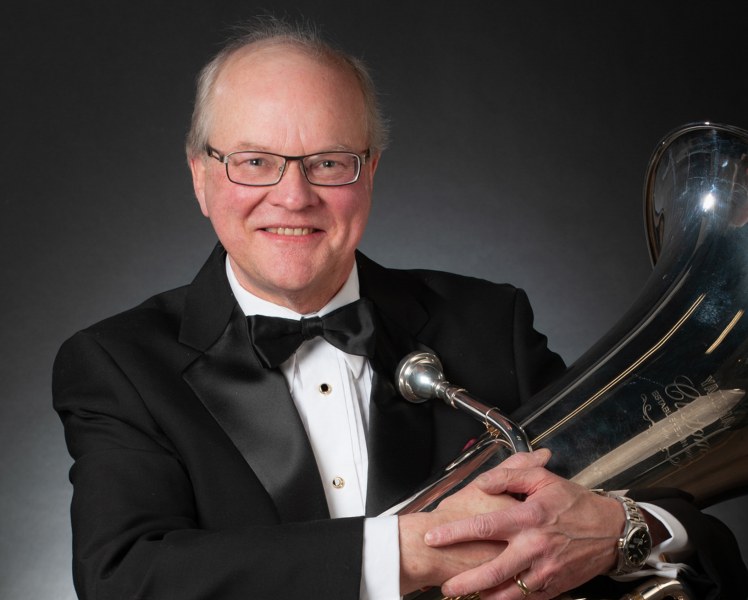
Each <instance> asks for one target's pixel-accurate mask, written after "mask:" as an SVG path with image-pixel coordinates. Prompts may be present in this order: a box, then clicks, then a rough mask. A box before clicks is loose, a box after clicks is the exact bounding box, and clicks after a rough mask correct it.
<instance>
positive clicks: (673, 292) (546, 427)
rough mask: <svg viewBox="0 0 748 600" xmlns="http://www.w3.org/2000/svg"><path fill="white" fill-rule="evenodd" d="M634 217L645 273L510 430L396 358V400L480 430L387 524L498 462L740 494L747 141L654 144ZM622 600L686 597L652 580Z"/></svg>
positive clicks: (717, 138) (674, 139) (425, 358)
mask: <svg viewBox="0 0 748 600" xmlns="http://www.w3.org/2000/svg"><path fill="white" fill-rule="evenodd" d="M644 212H645V223H646V232H647V239H648V245H649V251H650V256H651V259H652V262H653V265H654V269H653V271H652V274H651V276H650V277H649V279H648V281H647V283H646V284H645V286H644V288H643V290H642V291H641V293H640V295H639V296H638V298H637V299H636V301H635V302H634V304H633V305H632V306H631V308H630V309H629V310H628V312H627V313H626V314H625V315H624V316H623V317H622V318H621V319H620V321H618V323H617V324H616V325H614V327H613V328H612V329H611V330H610V331H609V332H608V333H607V334H606V335H605V336H603V337H602V338H601V339H600V340H599V341H598V342H597V343H596V344H595V345H594V346H593V347H592V348H591V349H590V350H589V351H588V352H586V353H585V354H584V355H583V356H582V357H580V358H579V359H578V360H577V361H576V362H575V363H574V364H573V365H572V366H571V368H570V369H569V370H568V371H567V372H566V374H565V375H564V376H563V377H562V378H561V379H560V380H558V381H557V382H556V383H554V384H552V385H551V386H549V387H548V388H546V389H545V390H543V391H541V392H540V393H539V394H538V395H536V396H535V397H533V398H532V399H531V400H530V401H529V402H528V403H526V404H525V405H524V406H523V407H522V409H521V411H520V412H518V413H515V414H514V415H513V418H512V419H509V418H508V417H507V416H505V415H503V414H501V412H500V411H499V410H498V409H496V408H493V407H489V406H486V405H484V404H482V403H481V402H480V401H479V400H478V399H476V398H474V397H472V396H471V395H470V394H469V393H468V392H467V391H466V390H465V389H463V388H460V387H458V386H456V385H452V384H451V383H449V382H448V381H446V380H445V379H444V376H443V374H442V367H441V364H440V363H439V359H438V358H437V357H436V356H434V355H432V354H428V353H415V354H412V355H409V356H407V357H405V358H404V359H403V361H402V362H401V364H400V367H399V368H398V373H397V379H398V385H399V390H400V392H401V394H402V395H403V396H404V397H405V398H406V399H408V400H410V401H414V402H422V401H426V400H428V399H431V398H440V399H442V400H443V401H445V402H446V403H447V404H449V405H450V406H452V407H454V408H457V409H459V410H462V411H464V412H467V413H468V414H470V415H472V416H473V417H475V418H477V419H479V420H480V421H481V422H483V423H485V425H486V430H487V431H486V433H485V434H484V435H483V436H482V437H481V438H480V439H479V440H478V442H477V443H475V444H474V445H473V446H471V447H470V448H469V449H468V450H467V451H465V452H464V453H463V454H462V455H461V456H459V457H458V458H456V459H455V460H454V461H453V462H452V463H451V464H449V465H448V466H447V467H446V468H445V470H444V472H443V473H442V474H440V476H439V477H438V478H437V479H436V480H435V481H433V482H432V483H431V484H430V485H428V486H427V487H426V488H424V489H422V490H419V491H418V492H416V493H415V494H414V495H413V496H411V497H410V498H409V499H408V500H406V501H405V502H403V503H400V504H399V505H397V506H395V507H393V508H392V509H391V510H390V511H388V513H387V514H405V513H409V512H416V511H421V510H431V509H433V508H434V507H435V506H436V504H437V503H438V502H439V501H440V500H441V499H442V498H444V497H446V496H447V495H449V494H450V493H454V492H455V491H457V490H458V489H460V488H461V487H463V486H464V485H466V484H467V483H468V482H469V481H471V480H472V479H473V478H474V477H475V476H477V475H478V474H479V473H481V472H483V471H485V470H487V469H488V468H491V467H493V466H495V465H497V464H499V463H500V462H501V461H502V460H504V459H505V458H506V457H507V456H509V454H511V453H513V452H517V451H524V450H531V449H533V448H539V447H544V448H548V449H550V450H551V451H552V453H553V456H552V459H551V462H550V463H549V465H548V468H549V469H550V470H551V471H553V472H555V473H557V474H559V475H561V476H563V477H565V478H568V479H571V480H572V481H575V482H577V483H579V484H581V485H584V486H586V487H588V488H605V489H627V488H631V487H652V486H668V487H678V488H681V489H683V490H685V491H687V492H689V493H690V494H692V495H693V496H694V498H695V500H696V503H697V504H698V505H699V506H700V507H702V508H703V507H706V506H709V505H710V504H713V503H715V502H717V501H720V500H722V499H725V498H727V497H729V496H731V495H736V494H739V493H741V492H742V491H744V490H745V489H746V487H747V485H746V484H748V443H747V442H748V437H747V435H746V432H747V426H748V399H746V390H747V389H748V315H746V314H745V313H746V309H748V226H746V223H748V131H745V130H742V129H739V128H736V127H731V126H726V125H715V124H711V123H698V124H691V125H687V126H684V127H681V128H679V129H677V130H675V131H674V132H672V133H670V134H669V135H668V136H666V137H665V138H664V139H663V140H662V141H661V142H660V144H659V145H658V146H657V148H656V149H655V152H654V154H653V156H652V158H651V160H650V162H649V166H648V169H647V175H646V180H645V190H644ZM412 597H419V598H420V597H422V598H424V599H425V598H426V597H427V596H426V595H425V594H420V595H418V594H417V595H416V596H412ZM439 597H441V596H439ZM563 598H566V599H568V600H571V597H570V596H564V597H563ZM624 598H632V599H633V598H651V599H653V600H654V599H660V598H677V599H681V600H687V598H688V596H687V595H686V593H685V592H684V591H683V589H682V588H681V586H680V584H679V583H678V582H677V581H674V580H668V581H665V582H663V581H662V580H659V579H657V580H649V581H647V582H645V583H644V584H643V585H641V586H640V587H639V588H637V590H636V591H635V592H634V593H632V594H630V595H627V596H625V597H624Z"/></svg>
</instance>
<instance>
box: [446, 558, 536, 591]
mask: <svg viewBox="0 0 748 600" xmlns="http://www.w3.org/2000/svg"><path fill="white" fill-rule="evenodd" d="M530 564H531V562H530V560H529V557H527V556H525V555H524V554H523V553H516V552H515V553H512V554H511V555H509V556H504V555H501V556H498V557H496V558H495V559H493V560H491V561H488V562H486V563H483V564H482V565H480V566H478V567H475V568H473V569H470V570H468V571H465V572H463V573H460V574H459V575H455V576H454V577H452V578H451V579H448V580H447V581H445V582H444V583H443V584H442V593H443V594H444V595H445V596H450V597H454V596H462V595H467V594H470V593H472V592H475V591H476V590H480V591H481V592H482V591H483V590H496V591H498V589H497V588H499V589H503V590H510V591H512V592H513V591H515V589H514V588H516V591H519V587H518V586H517V585H516V583H515V582H514V579H513V576H514V575H515V574H517V573H521V572H523V571H526V570H527V569H528V568H529V566H530ZM523 581H524V583H525V584H526V585H527V586H528V590H532V589H533V588H531V587H530V583H529V582H528V581H527V580H526V579H525V580H523ZM509 584H511V586H510V585H509ZM512 586H513V587H512ZM520 595H521V593H520ZM481 597H482V595H481Z"/></svg>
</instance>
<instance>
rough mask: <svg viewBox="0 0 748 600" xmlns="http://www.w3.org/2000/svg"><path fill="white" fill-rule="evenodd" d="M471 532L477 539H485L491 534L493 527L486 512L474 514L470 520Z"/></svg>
mask: <svg viewBox="0 0 748 600" xmlns="http://www.w3.org/2000/svg"><path fill="white" fill-rule="evenodd" d="M472 529H473V534H474V535H475V537H476V538H478V539H487V538H489V537H491V535H493V531H494V527H493V522H492V519H491V516H490V515H488V514H481V515H476V516H475V517H473V520H472Z"/></svg>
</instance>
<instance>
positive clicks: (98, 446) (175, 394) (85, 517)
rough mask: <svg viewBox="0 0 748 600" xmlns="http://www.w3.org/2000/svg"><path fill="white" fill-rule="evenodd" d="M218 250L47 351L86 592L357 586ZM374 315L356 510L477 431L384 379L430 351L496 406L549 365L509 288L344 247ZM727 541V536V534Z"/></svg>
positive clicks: (286, 404) (350, 546) (354, 592)
mask: <svg viewBox="0 0 748 600" xmlns="http://www.w3.org/2000/svg"><path fill="white" fill-rule="evenodd" d="M224 261H225V251H224V250H223V248H221V247H220V246H218V247H217V248H216V250H215V251H214V252H213V254H212V255H211V257H210V258H209V260H208V262H207V263H206V265H205V266H204V267H203V269H202V270H201V271H200V272H199V274H198V275H197V277H196V278H195V280H194V281H193V282H192V284H191V285H189V286H185V287H183V288H179V289H176V290H172V291H169V292H166V293H163V294H160V295H158V296H155V297H153V298H151V299H149V300H148V301H146V302H145V303H143V304H141V305H140V306H138V307H136V308H134V309H132V310H130V311H128V312H125V313H122V314H120V315H117V316H115V317H112V318H110V319H107V320H105V321H103V322H101V323H99V324H97V325H94V326H93V327H91V328H89V329H87V330H85V331H82V332H79V333H78V334H76V335H75V336H73V337H72V338H71V339H70V340H68V341H67V342H66V343H65V344H64V345H63V347H62V348H61V350H60V352H59V355H58V357H57V360H56V362H55V368H54V377H53V391H54V401H55V408H56V410H57V411H58V412H59V414H60V416H61V418H62V421H63V423H64V426H65V435H66V439H67V443H68V448H69V450H70V453H71V455H72V456H73V458H74V460H75V463H74V465H73V467H72V469H71V473H70V478H71V481H72V483H73V485H74V494H73V502H72V511H71V512H72V524H73V544H74V548H73V552H74V581H75V585H76V589H77V591H78V594H79V596H80V597H81V598H85V599H94V598H95V599H97V600H100V599H110V598H111V599H125V598H127V599H135V598H137V599H153V600H162V599H174V600H192V599H195V600H197V599H208V598H210V599H222V600H223V599H225V600H231V599H237V600H238V599H242V600H245V599H246V598H263V599H264V598H276V597H277V598H302V597H303V598H317V597H319V598H328V599H331V598H336V599H341V600H343V599H345V600H350V599H352V598H356V597H358V592H359V582H360V570H361V548H362V535H363V520H362V518H352V519H329V514H328V511H327V506H326V502H325V497H324V492H323V489H322V483H321V481H320V478H319V474H318V470H317V467H316V464H315V462H314V457H313V454H312V451H311V447H310V445H309V442H308V439H307V437H306V434H305V431H304V428H303V425H302V423H301V421H300V419H299V416H298V414H297V412H296V409H295V407H294V404H293V401H292V399H291V397H290V395H289V392H288V388H287V385H286V382H285V380H284V378H283V376H282V374H281V373H280V372H279V371H278V370H267V369H264V368H263V367H262V365H261V364H260V362H259V361H258V358H257V356H256V355H255V353H254V351H253V348H252V346H251V343H250V341H249V338H248V332H247V322H246V319H245V317H244V315H243V314H242V312H241V310H240V309H239V307H238V305H237V303H236V301H235V299H234V297H233V295H232V294H231V291H230V287H229V285H228V281H227V279H226V275H225V262H224ZM357 262H358V268H359V279H360V288H361V295H362V296H363V297H367V298H370V299H371V300H372V301H373V303H374V305H375V307H376V312H377V329H376V331H377V333H376V335H377V338H376V344H377V350H376V356H375V358H374V360H373V361H372V362H373V369H374V380H373V383H372V398H371V402H370V422H369V425H370V431H369V438H368V444H369V482H368V496H367V514H369V515H376V514H378V513H379V512H381V511H382V510H384V509H385V508H387V507H389V506H390V505H392V504H394V503H395V502H396V501H397V500H399V499H400V498H401V497H403V496H404V495H405V494H407V493H408V492H411V491H413V490H414V489H416V488H417V487H418V485H419V483H420V482H422V481H424V480H425V479H427V478H428V477H429V476H430V475H431V474H432V473H433V472H434V471H436V470H438V469H439V468H440V467H441V466H442V465H443V464H445V463H446V462H448V461H449V460H450V459H452V458H454V456H456V455H457V454H458V452H459V451H460V449H461V448H462V447H463V446H464V444H465V443H466V441H468V440H469V439H471V438H472V437H475V436H476V435H477V434H479V433H480V431H481V426H480V425H479V424H477V423H476V422H474V421H473V420H472V419H470V418H469V417H466V416H464V415H460V414H457V413H456V412H454V411H452V410H451V409H449V408H447V407H446V406H443V405H435V404H432V403H424V404H410V403H408V402H406V401H404V400H403V399H402V398H401V397H399V395H398V394H397V392H396V390H395V388H394V386H393V375H394V372H395V368H396V365H397V363H398V362H399V360H400V359H401V358H402V357H403V356H404V355H405V354H407V353H408V352H410V351H412V350H416V349H423V348H429V349H432V350H434V351H435V352H436V353H437V354H438V355H439V356H440V357H441V359H442V361H443V362H444V364H445V371H446V375H447V377H448V378H449V379H450V380H452V381H454V382H460V383H464V385H466V386H467V387H469V388H470V390H471V391H472V392H473V393H475V394H476V395H477V396H480V397H482V398H484V399H485V400H486V401H487V402H488V403H491V404H496V405H497V406H499V407H501V408H502V409H504V410H505V411H507V412H510V411H512V410H514V409H515V408H516V407H517V406H518V405H519V404H520V403H521V402H522V401H523V400H524V399H526V398H528V397H529V396H530V395H531V394H533V393H534V392H535V391H537V390H539V389H540V388H541V387H543V386H544V385H545V384H547V383H548V382H549V381H550V380H551V379H552V378H553V377H555V376H557V375H558V374H559V373H560V372H561V370H562V369H563V365H562V363H561V361H560V359H559V358H558V357H557V356H556V355H555V354H553V353H552V352H550V351H549V350H548V349H547V347H546V340H545V338H544V336H542V335H540V334H538V333H537V332H536V331H534V329H533V327H532V313H531V311H530V308H529V304H528V302H527V299H526V297H525V295H524V293H522V292H521V291H519V290H517V289H515V288H512V287H511V286H506V285H494V284H490V283H487V282H484V281H480V280H476V279H470V278H465V277H459V276H455V275H450V274H446V273H438V272H431V271H394V270H388V269H384V268H382V267H380V266H378V265H376V264H375V263H373V262H371V261H370V260H368V259H366V258H365V257H364V256H362V255H358V256H357ZM727 535H728V537H729V533H728V534H727Z"/></svg>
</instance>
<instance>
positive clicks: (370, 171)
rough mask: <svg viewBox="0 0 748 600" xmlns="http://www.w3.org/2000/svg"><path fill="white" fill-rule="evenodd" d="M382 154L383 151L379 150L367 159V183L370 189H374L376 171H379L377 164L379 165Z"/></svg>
mask: <svg viewBox="0 0 748 600" xmlns="http://www.w3.org/2000/svg"><path fill="white" fill-rule="evenodd" d="M381 156H382V153H381V152H377V153H375V154H372V155H371V156H370V157H369V160H367V161H366V167H367V172H366V178H367V180H368V181H367V183H366V185H367V187H368V188H369V190H370V191H371V190H373V189H374V173H376V171H377V166H378V165H379V159H380V158H381ZM362 175H363V173H362Z"/></svg>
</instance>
